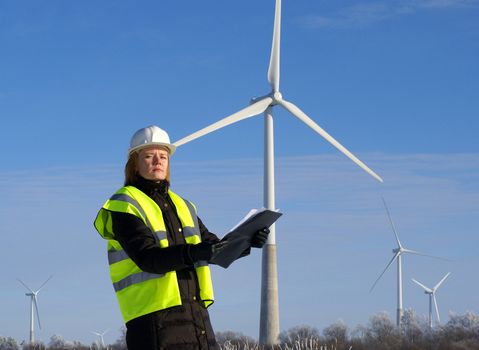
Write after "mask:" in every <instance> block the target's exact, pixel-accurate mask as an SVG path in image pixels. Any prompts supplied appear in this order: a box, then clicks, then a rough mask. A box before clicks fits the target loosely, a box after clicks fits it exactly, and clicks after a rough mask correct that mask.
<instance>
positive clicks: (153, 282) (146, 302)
mask: <svg viewBox="0 0 479 350" xmlns="http://www.w3.org/2000/svg"><path fill="white" fill-rule="evenodd" d="M168 194H169V196H170V198H171V200H172V201H173V203H174V205H175V207H176V211H177V213H178V217H179V219H180V222H181V226H182V227H183V228H182V231H183V235H184V237H185V241H186V243H187V244H198V243H200V242H201V233H200V229H199V225H198V218H197V216H196V208H195V207H194V205H193V204H192V203H190V202H189V201H187V200H184V199H183V198H181V197H180V196H178V195H177V194H175V193H173V192H172V191H168ZM112 211H114V212H120V213H128V214H132V215H135V216H136V217H138V218H140V219H141V220H142V221H143V222H144V224H145V225H146V226H148V227H149V228H150V229H151V231H152V233H153V235H154V236H155V239H156V241H157V243H158V245H159V246H160V247H161V248H165V247H168V239H167V236H166V227H165V221H164V219H163V215H162V213H161V209H160V207H159V206H158V205H157V204H156V203H155V201H153V200H152V199H151V198H150V197H149V196H148V195H146V194H145V193H143V192H142V191H140V190H139V189H137V188H136V187H133V186H125V187H122V188H120V189H119V190H118V191H117V192H116V193H115V194H114V195H113V196H112V197H111V198H110V199H108V200H107V201H106V202H105V204H104V205H103V207H102V208H101V209H100V211H99V212H98V215H97V217H96V219H95V228H96V229H97V231H98V232H99V233H100V235H101V236H102V237H103V238H105V239H106V240H108V263H109V265H110V277H111V281H112V283H113V288H114V289H115V292H116V296H117V299H118V304H119V305H120V310H121V313H122V315H123V319H124V321H125V323H126V322H128V321H130V320H132V319H134V318H137V317H139V316H142V315H146V314H148V313H151V312H154V311H158V310H163V309H167V308H170V307H172V306H177V305H181V296H180V291H179V287H178V280H177V277H176V272H175V271H170V272H167V273H165V274H155V273H149V272H145V271H142V270H141V269H140V268H139V267H138V266H137V265H136V264H135V263H134V262H133V260H131V259H130V258H129V257H128V255H127V254H126V252H125V251H124V250H123V248H122V247H121V245H120V243H118V241H116V240H115V233H114V232H113V227H112V218H111V212H112ZM195 271H196V275H197V277H198V283H199V288H200V293H199V298H200V300H199V302H200V303H202V305H203V306H204V307H208V306H210V305H211V304H212V303H213V300H214V295H213V284H212V282H211V272H210V268H209V266H208V262H206V261H199V262H198V263H195Z"/></svg>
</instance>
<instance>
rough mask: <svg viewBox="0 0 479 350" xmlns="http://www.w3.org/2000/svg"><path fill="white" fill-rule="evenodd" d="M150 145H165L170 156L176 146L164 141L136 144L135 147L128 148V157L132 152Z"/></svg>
mask: <svg viewBox="0 0 479 350" xmlns="http://www.w3.org/2000/svg"><path fill="white" fill-rule="evenodd" d="M151 146H161V147H165V148H166V149H168V153H169V154H170V157H171V156H172V155H173V153H175V151H176V146H175V145H172V144H171V143H164V142H149V143H145V144H143V145H138V146H136V147H133V148H130V149H129V150H128V157H129V156H131V154H132V153H133V152H137V151H139V150H141V149H143V148H147V147H151Z"/></svg>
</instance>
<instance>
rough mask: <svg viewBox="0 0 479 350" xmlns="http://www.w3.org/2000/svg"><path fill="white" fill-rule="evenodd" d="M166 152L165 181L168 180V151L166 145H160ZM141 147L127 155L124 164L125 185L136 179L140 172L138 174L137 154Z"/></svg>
mask: <svg viewBox="0 0 479 350" xmlns="http://www.w3.org/2000/svg"><path fill="white" fill-rule="evenodd" d="M160 148H161V149H164V150H165V151H167V152H168V169H167V171H166V181H168V182H170V152H169V150H168V148H166V147H160ZM140 151H141V149H139V150H136V151H134V152H132V153H131V154H130V155H129V157H128V161H127V162H126V164H125V186H128V185H133V184H135V183H136V182H137V181H138V178H139V177H140V174H138V169H137V166H136V165H137V163H138V155H139V153H140Z"/></svg>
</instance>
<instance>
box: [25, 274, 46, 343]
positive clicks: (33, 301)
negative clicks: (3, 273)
mask: <svg viewBox="0 0 479 350" xmlns="http://www.w3.org/2000/svg"><path fill="white" fill-rule="evenodd" d="M52 277H53V276H50V277H48V279H47V280H46V281H45V282H43V284H42V285H41V286H40V288H38V290H37V291H33V290H32V289H31V288H30V287H29V286H27V285H26V284H25V283H23V282H22V281H21V280H20V279H17V280H18V281H19V282H20V283H21V284H22V285H23V286H24V287H25V288H27V289H28V291H30V293H25V295H26V296H28V297H30V344H33V343H35V321H34V319H35V311H36V314H37V321H38V328H40V329H42V325H41V323H40V313H39V312H38V303H37V295H38V293H39V292H40V290H41V289H42V288H43V287H44V286H45V284H47V282H48V281H50V279H51V278H52Z"/></svg>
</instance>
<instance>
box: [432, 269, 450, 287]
mask: <svg viewBox="0 0 479 350" xmlns="http://www.w3.org/2000/svg"><path fill="white" fill-rule="evenodd" d="M450 274H451V273H450V272H448V273H447V274H446V275H445V276H444V277H443V278H442V280H440V281H439V282H438V284H436V285H435V286H434V288H433V289H432V290H433V291H436V290H437V289H438V288H439V286H440V285H441V284H442V283H443V282H444V281H445V280H446V278H448V277H449V275H450Z"/></svg>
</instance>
